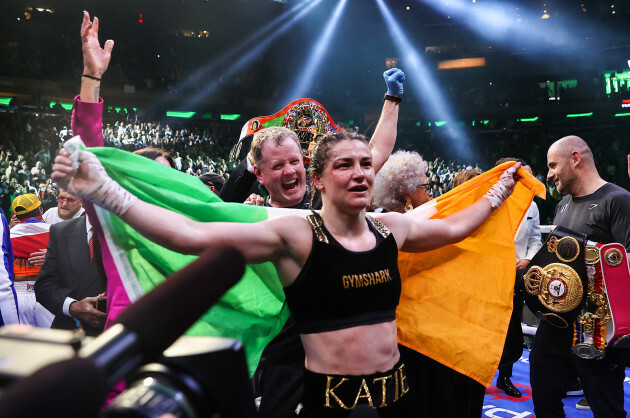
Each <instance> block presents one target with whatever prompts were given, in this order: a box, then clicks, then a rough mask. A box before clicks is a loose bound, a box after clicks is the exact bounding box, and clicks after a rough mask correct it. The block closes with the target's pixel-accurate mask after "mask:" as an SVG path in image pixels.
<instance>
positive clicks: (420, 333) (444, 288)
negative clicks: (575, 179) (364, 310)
mask: <svg viewBox="0 0 630 418" xmlns="http://www.w3.org/2000/svg"><path fill="white" fill-rule="evenodd" d="M512 165H514V162H509V163H505V164H502V165H500V166H498V167H495V168H493V169H492V170H490V171H487V172H485V173H483V174H481V175H480V176H478V177H475V178H473V179H471V180H469V181H468V182H466V183H464V184H462V185H460V186H459V187H457V188H455V189H453V190H451V191H450V192H448V193H446V194H444V195H442V196H440V197H438V198H437V199H435V201H433V202H430V203H429V204H428V205H429V206H432V205H435V209H437V213H436V214H434V215H433V216H432V217H433V218H443V217H446V216H448V215H450V214H451V213H454V212H456V211H458V210H460V209H462V208H464V207H466V206H469V205H471V204H472V203H473V202H475V201H477V200H478V199H480V198H481V197H482V196H483V195H484V194H485V193H486V192H487V191H488V189H490V187H491V186H492V185H493V184H494V183H496V181H497V180H498V177H499V176H500V174H501V173H502V172H503V171H504V170H505V169H507V168H509V167H511V166H512ZM517 175H518V176H519V177H520V180H519V182H518V183H517V184H516V187H515V188H514V193H512V195H511V196H510V197H509V198H508V199H507V200H506V202H504V203H503V204H502V205H501V206H500V207H499V208H498V209H496V210H495V211H494V212H493V213H492V215H491V216H490V217H489V218H488V219H487V220H486V222H485V223H484V224H483V225H482V226H481V227H479V229H477V230H476V231H475V232H474V233H473V234H472V235H470V236H469V237H468V238H466V239H465V240H463V241H461V242H459V243H457V244H454V245H448V246H445V247H442V248H440V249H437V250H433V251H428V252H424V253H416V254H412V253H404V252H400V253H399V256H398V267H399V269H400V274H401V276H402V279H403V284H402V296H401V299H400V304H399V306H398V310H397V312H396V321H397V324H398V339H399V342H400V343H401V344H403V345H405V346H407V347H409V348H412V349H414V350H416V351H418V352H420V353H422V354H424V355H426V356H428V357H431V358H432V359H434V360H436V361H438V362H440V363H442V364H444V365H446V366H448V367H451V368H452V369H455V370H457V371H458V372H460V373H462V374H464V375H466V376H469V377H471V378H472V379H474V380H476V381H478V382H480V383H481V384H483V385H485V386H486V387H488V386H490V384H491V382H492V379H493V377H494V374H495V372H496V369H497V367H498V365H499V360H500V359H501V353H502V351H503V344H504V342H505V336H506V334H507V329H508V324H509V321H510V313H511V311H512V294H513V288H514V278H515V275H516V250H515V248H514V235H515V234H516V230H517V229H518V226H519V224H520V222H521V220H522V219H523V217H524V216H525V213H526V212H527V209H528V208H529V205H530V204H531V201H532V199H533V198H534V194H537V195H539V196H540V197H542V198H543V199H544V198H545V191H546V189H545V186H544V185H543V184H542V183H541V182H540V181H538V180H537V179H536V178H535V177H534V176H532V175H531V174H529V173H527V172H526V171H525V170H523V169H522V168H521V169H519V170H518V172H517Z"/></svg>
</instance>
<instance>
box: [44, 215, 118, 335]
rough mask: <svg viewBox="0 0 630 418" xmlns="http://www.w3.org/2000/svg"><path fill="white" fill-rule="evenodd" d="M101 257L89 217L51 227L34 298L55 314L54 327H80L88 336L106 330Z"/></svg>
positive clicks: (104, 283) (104, 280)
mask: <svg viewBox="0 0 630 418" xmlns="http://www.w3.org/2000/svg"><path fill="white" fill-rule="evenodd" d="M90 242H91V243H92V245H91V244H90ZM100 257H101V252H100V248H99V246H98V239H97V237H96V236H94V233H93V231H92V228H91V225H90V224H89V221H88V219H87V217H86V216H80V217H78V218H74V219H70V220H67V221H64V222H60V223H57V224H55V225H52V226H51V227H50V240H49V243H48V251H47V253H46V260H45V261H44V265H43V266H42V270H41V272H40V274H39V278H38V279H37V282H35V296H36V298H37V301H38V302H39V303H41V304H42V305H43V306H44V307H45V308H46V309H48V310H49V311H50V312H52V313H53V314H54V315H55V319H54V320H53V323H52V325H51V328H57V329H69V330H73V329H76V328H78V327H79V326H81V327H82V328H83V330H84V331H85V332H86V334H87V335H98V334H100V333H101V332H102V331H103V326H104V325H105V319H106V317H107V315H106V313H105V312H101V311H100V310H99V309H97V307H96V306H97V304H99V303H100V302H99V300H102V298H101V297H100V296H99V295H100V294H101V293H102V292H104V291H105V287H106V279H105V274H104V272H103V268H102V265H101V264H102V261H101V258H100Z"/></svg>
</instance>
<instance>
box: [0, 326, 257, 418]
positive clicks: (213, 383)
mask: <svg viewBox="0 0 630 418" xmlns="http://www.w3.org/2000/svg"><path fill="white" fill-rule="evenodd" d="M97 338H98V337H97ZM97 338H93V337H86V336H85V335H84V334H83V333H82V332H81V331H76V332H75V331H65V330H52V329H42V328H33V327H28V326H23V325H17V326H13V325H10V326H5V327H2V328H0V398H2V397H3V396H4V395H5V391H6V390H7V389H8V388H10V387H11V385H13V384H14V383H16V382H17V381H19V380H20V379H23V378H25V377H27V376H30V375H31V374H33V373H34V372H36V371H37V370H39V369H40V368H42V367H44V366H46V365H49V364H53V363H56V362H59V361H62V360H66V359H70V358H72V357H73V356H75V355H76V354H77V352H78V351H79V350H80V349H81V348H84V347H89V346H90V344H91V343H93V341H94V340H96V339H97ZM125 382H126V384H125V389H124V390H123V391H122V392H121V393H120V394H118V395H117V396H116V397H115V398H114V400H113V401H112V403H111V404H110V405H109V406H108V407H107V408H106V409H105V410H103V411H101V413H100V415H99V416H101V417H143V418H144V417H146V418H149V417H161V416H172V417H191V418H192V417H225V418H227V417H235V418H239V417H243V418H249V417H255V416H256V409H255V406H254V397H253V392H252V388H251V384H250V381H249V375H248V368H247V364H246V361H245V356H244V350H243V346H242V344H241V342H240V341H238V340H234V339H229V338H218V337H192V336H182V337H180V338H179V339H177V340H176V341H175V342H174V343H173V344H172V345H171V346H170V347H169V348H167V349H166V350H165V351H164V352H163V353H162V356H161V357H160V358H159V359H158V360H157V361H155V362H152V363H149V364H145V365H142V366H140V367H138V368H137V369H134V370H133V371H131V372H130V373H128V374H127V377H126V379H125ZM60 383H61V382H60ZM70 389H71V390H72V391H73V392H74V396H77V397H79V396H81V393H82V391H90V390H91V388H90V387H82V388H77V387H73V388H70ZM33 396H36V394H33ZM40 401H41V400H40Z"/></svg>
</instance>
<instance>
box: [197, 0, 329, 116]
mask: <svg viewBox="0 0 630 418" xmlns="http://www.w3.org/2000/svg"><path fill="white" fill-rule="evenodd" d="M321 1H322V0H315V1H311V2H309V1H308V0H306V1H303V2H302V3H300V5H298V6H296V7H297V8H300V6H302V5H303V4H304V3H308V5H307V6H305V7H303V8H302V9H301V10H300V11H299V12H298V13H292V15H291V16H286V17H288V20H287V21H286V22H284V23H283V24H282V25H280V26H277V25H274V26H273V28H274V29H275V31H274V32H273V33H271V34H268V35H266V36H264V37H259V38H258V39H252V37H250V38H249V39H248V41H249V40H251V41H252V42H253V41H254V40H255V41H256V42H258V43H257V45H254V46H250V47H249V49H248V51H247V52H245V53H244V54H242V55H241V56H240V58H238V59H237V60H236V61H234V62H233V63H232V65H230V66H228V67H227V68H225V69H222V70H221V78H218V77H217V78H214V79H213V80H212V81H210V82H209V83H207V84H206V85H205V86H204V87H203V88H202V89H201V90H200V91H199V92H198V93H197V94H195V95H194V96H193V97H191V99H190V100H189V101H188V103H187V106H195V105H197V104H198V103H199V102H201V101H202V100H203V99H205V98H206V97H207V96H208V95H210V94H212V93H214V92H215V90H216V89H217V88H218V87H219V85H220V84H221V79H227V78H230V77H232V76H234V74H235V73H236V72H238V71H240V70H241V69H243V68H244V67H245V66H246V65H248V64H251V63H252V62H253V61H254V60H255V59H256V58H258V57H260V56H261V55H262V54H263V52H264V51H265V50H266V49H267V48H268V47H269V46H270V45H271V44H272V43H273V42H274V41H275V40H276V39H278V38H279V37H280V36H281V35H283V34H285V33H286V32H288V31H289V29H291V28H292V27H293V26H294V25H295V24H296V23H297V22H298V21H300V20H301V19H303V18H304V17H306V16H308V14H309V12H311V10H313V8H315V7H316V6H317V5H319V4H320V2H321ZM283 16H284V15H283ZM282 20H285V19H284V18H283V19H282ZM265 28H268V29H271V28H272V27H270V26H269V25H267V26H266V27H265ZM259 32H262V30H261V31H259ZM244 44H245V43H244ZM239 47H240V45H239ZM231 55H232V54H231ZM225 62H229V61H223V60H221V61H219V62H217V64H219V63H220V64H224V63H225Z"/></svg>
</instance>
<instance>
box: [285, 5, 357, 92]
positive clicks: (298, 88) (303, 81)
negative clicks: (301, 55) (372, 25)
mask: <svg viewBox="0 0 630 418" xmlns="http://www.w3.org/2000/svg"><path fill="white" fill-rule="evenodd" d="M347 2H348V0H341V1H340V2H338V3H337V7H335V11H334V12H333V14H332V17H331V18H330V19H328V22H327V23H326V27H325V28H324V30H323V32H322V35H321V36H320V37H319V39H318V40H317V42H316V43H315V45H314V47H313V48H311V49H309V53H308V59H307V60H306V62H305V63H304V65H303V66H302V69H301V70H300V71H298V72H297V83H296V84H295V85H294V86H293V88H292V89H291V90H290V91H289V93H287V94H286V95H285V97H284V98H283V99H282V101H281V102H280V103H289V102H291V101H292V100H295V99H299V98H300V97H310V92H309V90H308V89H309V88H312V87H313V80H314V78H315V73H316V72H317V70H319V68H320V66H321V64H322V59H323V58H324V54H325V53H326V50H327V49H328V45H330V40H331V39H332V36H333V33H334V31H335V28H336V27H337V23H338V22H339V18H340V17H341V15H342V12H343V9H344V7H345V6H346V3H347Z"/></svg>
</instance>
